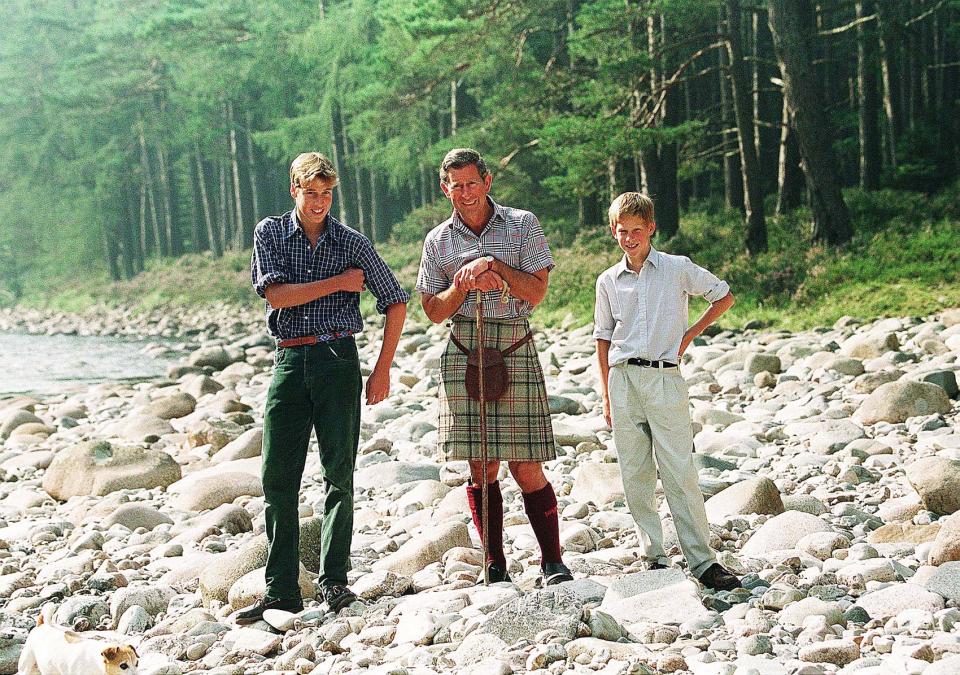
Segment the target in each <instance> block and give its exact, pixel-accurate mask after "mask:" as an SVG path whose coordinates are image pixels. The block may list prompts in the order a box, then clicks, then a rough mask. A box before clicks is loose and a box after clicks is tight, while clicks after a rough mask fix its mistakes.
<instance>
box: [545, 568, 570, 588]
mask: <svg viewBox="0 0 960 675" xmlns="http://www.w3.org/2000/svg"><path fill="white" fill-rule="evenodd" d="M540 569H541V571H542V572H543V585H544V586H553V585H554V584H562V583H563V582H564V581H573V575H572V574H571V573H570V568H568V567H567V566H566V565H564V564H563V563H562V562H555V563H544V564H543V565H542V566H541V568H540Z"/></svg>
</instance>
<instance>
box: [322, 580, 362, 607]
mask: <svg viewBox="0 0 960 675" xmlns="http://www.w3.org/2000/svg"><path fill="white" fill-rule="evenodd" d="M323 599H324V600H326V601H327V607H329V608H330V611H331V612H339V611H340V610H341V609H343V608H344V607H346V606H347V605H349V604H350V603H351V602H354V601H355V600H356V599H357V596H356V595H354V594H353V591H351V590H350V589H349V588H347V587H346V586H343V585H341V584H334V585H333V586H327V587H325V588H324V589H323Z"/></svg>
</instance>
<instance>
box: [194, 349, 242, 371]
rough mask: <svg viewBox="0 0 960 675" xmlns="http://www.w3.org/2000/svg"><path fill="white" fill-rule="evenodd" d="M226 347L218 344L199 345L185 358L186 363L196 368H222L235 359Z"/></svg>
mask: <svg viewBox="0 0 960 675" xmlns="http://www.w3.org/2000/svg"><path fill="white" fill-rule="evenodd" d="M236 360H237V359H236V358H234V357H233V356H232V355H231V354H229V353H228V352H227V350H226V349H224V348H223V347H219V346H212V347H201V348H200V349H198V350H196V351H195V352H193V353H192V354H191V355H190V358H189V359H187V365H189V366H196V367H198V368H204V367H208V368H212V369H213V370H223V369H224V368H226V367H227V366H229V365H230V364H231V363H233V362H234V361H236Z"/></svg>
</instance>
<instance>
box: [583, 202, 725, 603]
mask: <svg viewBox="0 0 960 675" xmlns="http://www.w3.org/2000/svg"><path fill="white" fill-rule="evenodd" d="M609 219H610V229H611V232H612V234H613V236H614V238H615V239H616V240H617V243H618V244H619V245H620V248H621V249H623V252H624V256H623V259H622V260H621V261H620V262H619V263H617V264H616V265H614V266H613V267H611V268H610V269H608V270H606V271H605V272H603V273H602V274H601V275H600V277H599V278H598V279H597V304H596V311H595V317H594V318H595V329H594V332H593V335H594V337H595V338H596V339H597V360H598V361H599V365H600V381H601V389H602V395H603V416H604V419H605V420H606V422H607V424H608V425H610V426H611V427H613V438H614V441H615V443H616V445H617V454H618V456H619V460H620V471H621V475H622V477H623V485H624V491H625V493H626V497H627V505H628V506H629V507H630V513H631V515H632V516H633V519H634V520H635V521H636V523H637V530H638V534H639V538H640V549H641V555H642V557H643V559H644V560H646V561H647V563H648V568H649V569H662V568H664V567H666V566H668V565H669V564H670V559H669V558H667V556H666V552H665V551H664V549H663V529H662V527H661V523H660V517H659V515H658V514H657V501H656V496H655V489H656V485H657V470H658V469H659V472H660V480H661V482H662V483H663V491H664V495H665V497H666V500H667V504H668V505H669V507H670V513H671V514H672V515H673V519H674V524H675V525H676V529H677V534H678V535H679V538H680V548H681V550H682V551H683V554H684V556H686V559H687V565H688V567H689V568H690V573H691V574H693V576H695V577H696V578H697V579H699V580H700V582H701V583H702V584H703V585H704V586H707V587H709V588H713V589H717V590H732V589H734V588H738V587H739V586H740V581H739V580H738V579H737V578H736V577H735V576H734V575H732V574H731V573H730V572H728V571H727V570H726V569H724V568H723V567H722V566H721V565H720V564H719V563H718V562H717V559H716V555H715V554H714V552H713V550H712V549H711V548H710V544H709V542H710V529H709V526H708V525H707V514H706V510H705V509H704V506H703V495H702V494H701V492H700V488H699V486H698V484H697V469H696V467H695V466H694V463H693V429H692V427H691V424H690V410H689V400H688V398H687V384H686V382H685V381H684V379H683V376H682V375H681V374H680V369H679V368H678V364H679V363H680V357H681V356H683V353H684V352H685V351H686V349H687V347H689V346H690V343H691V342H692V341H693V338H695V337H696V336H697V335H699V334H700V333H702V332H703V330H704V329H705V328H706V327H707V326H709V325H710V324H711V323H713V322H714V321H716V319H717V318H718V317H719V316H720V315H721V314H723V313H724V312H725V311H727V310H728V309H729V308H730V307H731V306H732V305H733V295H732V294H731V293H730V287H729V286H728V285H727V283H726V282H725V281H721V280H720V279H718V278H717V277H716V276H714V275H713V274H711V273H710V272H708V271H707V270H705V269H703V268H702V267H700V266H698V265H696V264H694V263H693V262H692V261H691V260H690V259H689V258H686V257H683V256H675V255H667V254H665V253H661V252H659V251H657V250H656V249H655V248H653V246H651V244H650V239H651V237H653V233H654V231H655V230H656V223H655V222H654V212H653V202H652V201H651V200H650V198H649V197H647V196H646V195H644V194H641V193H639V192H626V193H624V194H622V195H620V196H619V197H617V198H616V199H615V200H613V203H612V204H611V205H610V210H609ZM691 295H699V296H702V297H704V298H706V300H707V301H708V302H709V303H710V307H709V308H708V309H707V310H706V311H705V312H704V313H703V315H702V316H701V317H700V318H699V319H698V320H697V322H696V323H695V324H693V325H692V326H690V327H689V328H688V327H687V299H688V297H689V296H691Z"/></svg>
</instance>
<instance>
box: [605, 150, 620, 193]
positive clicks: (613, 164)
mask: <svg viewBox="0 0 960 675" xmlns="http://www.w3.org/2000/svg"><path fill="white" fill-rule="evenodd" d="M618 194H620V192H619V190H618V189H617V158H616V157H607V196H608V197H609V198H610V201H611V202H612V201H613V200H614V199H615V198H616V197H617V195H618Z"/></svg>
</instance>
